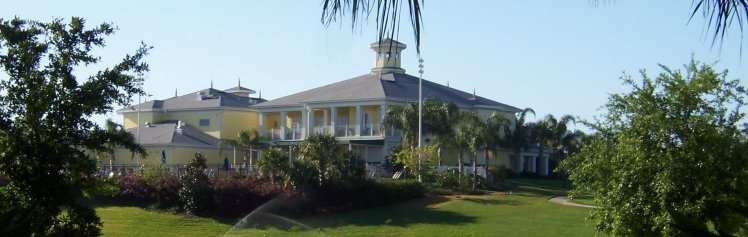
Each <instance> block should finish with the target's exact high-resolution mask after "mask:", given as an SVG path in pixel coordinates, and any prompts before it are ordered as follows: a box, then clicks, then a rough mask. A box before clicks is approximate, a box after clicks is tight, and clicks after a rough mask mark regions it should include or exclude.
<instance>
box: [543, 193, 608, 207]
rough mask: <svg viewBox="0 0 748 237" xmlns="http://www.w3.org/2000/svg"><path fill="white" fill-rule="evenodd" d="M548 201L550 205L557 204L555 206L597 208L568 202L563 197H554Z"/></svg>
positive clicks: (567, 199)
mask: <svg viewBox="0 0 748 237" xmlns="http://www.w3.org/2000/svg"><path fill="white" fill-rule="evenodd" d="M548 201H550V202H552V203H557V204H562V205H569V206H575V207H584V208H598V206H592V205H584V204H579V203H573V202H570V201H569V198H567V197H563V196H558V197H554V198H551V199H550V200H548Z"/></svg>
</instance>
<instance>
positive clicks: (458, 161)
mask: <svg viewBox="0 0 748 237" xmlns="http://www.w3.org/2000/svg"><path fill="white" fill-rule="evenodd" d="M463 153H465V151H464V150H462V149H460V154H459V155H458V156H457V169H459V170H458V172H457V177H458V180H457V182H458V183H459V184H460V185H462V171H463V170H464V169H463V167H462V161H463V156H464V155H463Z"/></svg>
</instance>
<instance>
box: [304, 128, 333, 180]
mask: <svg viewBox="0 0 748 237" xmlns="http://www.w3.org/2000/svg"><path fill="white" fill-rule="evenodd" d="M342 156H343V153H341V152H340V150H339V149H338V140H337V138H335V136H333V135H328V134H314V135H311V136H309V137H307V139H305V140H304V141H303V142H301V145H300V146H299V160H302V161H305V162H309V163H311V164H313V165H314V166H315V168H317V171H318V175H319V177H318V181H319V185H320V186H322V185H323V184H325V183H327V181H328V180H329V177H330V175H331V174H333V173H339V172H338V171H337V170H331V169H330V168H333V169H334V168H335V167H334V166H333V167H328V163H333V164H335V163H339V162H336V161H337V160H339V159H340V157H342Z"/></svg>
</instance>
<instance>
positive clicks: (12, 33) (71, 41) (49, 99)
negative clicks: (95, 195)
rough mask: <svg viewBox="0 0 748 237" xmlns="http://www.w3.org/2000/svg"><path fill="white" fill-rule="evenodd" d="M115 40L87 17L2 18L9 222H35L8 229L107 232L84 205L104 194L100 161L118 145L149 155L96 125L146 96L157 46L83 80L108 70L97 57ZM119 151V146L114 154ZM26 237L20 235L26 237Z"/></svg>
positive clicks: (1, 129) (2, 168) (2, 209)
mask: <svg viewBox="0 0 748 237" xmlns="http://www.w3.org/2000/svg"><path fill="white" fill-rule="evenodd" d="M113 33H114V28H113V27H112V26H111V25H109V24H101V25H99V26H97V27H95V28H93V29H87V28H86V27H85V21H84V20H83V19H81V18H75V17H74V18H72V19H71V20H70V22H69V23H63V22H62V20H54V21H52V22H49V23H42V22H36V21H27V20H21V19H17V18H16V19H12V20H9V21H8V20H2V19H0V68H2V70H3V71H4V72H5V75H4V76H3V77H0V176H5V177H6V178H7V180H8V183H7V184H5V185H3V186H1V187H0V216H6V215H14V214H12V213H13V212H23V213H27V216H28V219H27V220H21V219H15V220H16V221H17V222H11V223H4V224H7V225H8V226H11V227H10V228H13V227H17V228H18V229H17V231H23V232H21V233H26V234H28V235H31V234H34V235H84V236H85V235H98V234H99V229H100V226H101V223H100V221H99V219H98V217H96V214H95V213H94V211H93V210H92V209H91V208H89V207H85V206H83V205H82V204H80V203H79V201H78V199H77V197H79V196H81V195H82V194H83V195H88V194H90V192H89V191H91V190H95V188H94V187H95V182H94V180H95V177H93V174H94V172H95V171H96V163H95V159H94V158H93V157H91V156H89V154H88V153H87V151H90V152H91V153H92V154H96V153H99V152H101V151H106V150H108V149H110V148H111V146H110V145H112V144H117V145H121V146H125V147H126V148H129V149H130V150H133V151H136V152H138V153H140V154H143V153H144V151H143V149H142V148H140V147H139V146H138V145H137V144H135V143H133V142H132V140H131V139H130V138H129V137H128V136H121V134H117V133H116V132H114V131H113V130H106V129H102V128H101V127H99V126H98V125H96V124H95V123H94V122H92V121H90V120H89V119H90V117H91V116H92V115H94V114H102V113H107V112H110V111H112V110H113V108H114V106H124V105H127V104H128V103H129V101H130V100H131V98H132V96H133V95H135V94H139V93H143V91H142V90H141V89H140V88H139V87H138V86H137V83H138V82H139V81H140V79H139V76H138V75H139V74H142V73H145V72H147V71H148V65H147V64H145V63H143V62H141V61H142V59H143V58H144V57H145V56H146V55H147V53H148V50H149V49H150V47H148V46H145V45H141V46H140V48H139V49H138V50H137V51H135V54H133V55H127V56H125V58H124V59H122V61H121V62H119V63H117V64H115V65H114V66H112V67H111V68H106V69H104V70H101V71H99V72H97V73H96V74H94V75H91V76H88V77H87V78H85V79H83V80H80V79H79V78H78V75H77V74H76V69H79V68H81V67H91V66H93V65H96V64H97V63H99V62H100V58H99V57H97V56H95V55H92V54H91V50H93V49H94V48H100V47H103V46H104V42H105V41H104V37H105V36H109V35H111V34H113ZM108 144H109V145H108ZM16 234H19V233H16Z"/></svg>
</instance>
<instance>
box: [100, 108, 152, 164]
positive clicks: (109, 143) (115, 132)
mask: <svg viewBox="0 0 748 237" xmlns="http://www.w3.org/2000/svg"><path fill="white" fill-rule="evenodd" d="M104 130H105V131H106V134H107V136H108V137H107V138H106V143H105V145H104V149H102V151H101V153H100V156H106V157H108V158H109V170H110V171H113V170H114V161H115V160H116V157H115V153H116V152H115V150H116V149H117V145H118V144H133V145H129V146H126V148H127V149H129V150H133V149H134V151H136V152H133V154H132V156H131V158H132V157H134V156H135V153H139V154H140V155H141V156H143V155H145V150H144V149H143V148H142V147H140V146H138V145H137V144H136V143H135V138H134V137H133V136H132V134H131V133H129V132H127V131H126V130H125V128H124V127H123V126H122V125H121V124H118V123H116V122H114V121H112V119H107V120H106V122H104Z"/></svg>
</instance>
